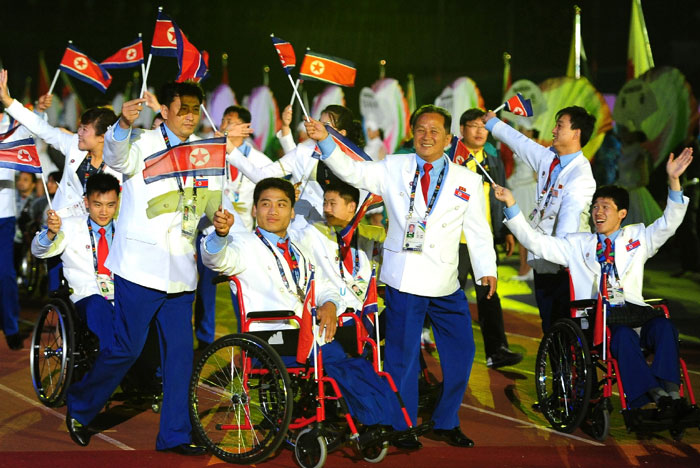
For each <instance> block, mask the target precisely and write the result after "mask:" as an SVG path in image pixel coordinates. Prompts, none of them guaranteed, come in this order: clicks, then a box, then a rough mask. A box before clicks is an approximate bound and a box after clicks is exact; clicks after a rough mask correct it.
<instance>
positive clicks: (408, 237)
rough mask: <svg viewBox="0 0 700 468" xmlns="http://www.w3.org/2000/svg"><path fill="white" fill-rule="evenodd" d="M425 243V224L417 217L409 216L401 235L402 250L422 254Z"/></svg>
mask: <svg viewBox="0 0 700 468" xmlns="http://www.w3.org/2000/svg"><path fill="white" fill-rule="evenodd" d="M424 242H425V222H424V221H423V220H422V219H420V218H419V217H418V216H415V215H414V216H409V217H408V219H407V220H406V231H405V232H404V235H403V250H406V251H411V252H422V251H423V243H424Z"/></svg>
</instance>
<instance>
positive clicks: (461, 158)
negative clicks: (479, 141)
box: [447, 135, 471, 166]
mask: <svg viewBox="0 0 700 468" xmlns="http://www.w3.org/2000/svg"><path fill="white" fill-rule="evenodd" d="M470 156H471V154H470V153H469V149H468V148H467V147H466V146H465V145H464V143H462V140H460V139H459V137H458V136H457V135H455V136H453V137H452V144H451V145H450V151H449V152H448V153H447V157H448V158H449V160H450V161H452V162H453V163H455V164H459V165H460V166H466V165H467V161H468V160H469V157H470Z"/></svg>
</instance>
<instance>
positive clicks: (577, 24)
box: [574, 5, 581, 79]
mask: <svg viewBox="0 0 700 468" xmlns="http://www.w3.org/2000/svg"><path fill="white" fill-rule="evenodd" d="M574 11H575V12H576V17H575V19H574V31H575V32H574V37H575V42H574V64H575V65H574V73H575V75H574V76H575V77H576V79H579V78H581V8H579V6H578V5H574Z"/></svg>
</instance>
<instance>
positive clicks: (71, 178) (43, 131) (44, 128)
mask: <svg viewBox="0 0 700 468" xmlns="http://www.w3.org/2000/svg"><path fill="white" fill-rule="evenodd" d="M6 110H7V113H8V114H10V115H11V116H12V117H14V118H15V119H16V120H17V121H18V122H20V123H21V124H22V125H24V126H25V127H26V128H27V129H28V130H29V131H30V132H32V133H33V134H34V135H36V136H38V137H39V138H41V139H42V140H44V141H45V142H46V143H48V144H49V145H51V146H53V147H54V148H56V149H57V150H58V151H60V152H61V153H63V155H64V156H65V157H66V162H65V164H64V165H63V175H62V176H61V183H59V184H58V190H57V191H56V195H54V197H53V200H52V201H51V204H52V205H53V209H54V210H56V211H57V212H58V213H59V216H60V215H61V210H62V209H64V208H67V207H70V206H73V205H76V204H81V203H83V185H82V184H81V183H80V179H79V178H78V174H77V173H76V169H77V168H78V166H80V164H81V163H82V162H83V160H84V159H85V157H86V156H87V154H88V152H87V151H82V150H80V149H79V148H78V135H77V134H75V133H66V132H64V131H63V130H61V129H59V128H56V127H52V126H51V125H49V124H48V123H47V122H46V121H45V120H44V119H42V118H41V117H39V116H38V115H36V114H35V113H34V112H32V111H30V110H29V109H27V108H26V107H24V106H23V105H22V104H21V103H19V102H18V101H17V100H16V99H15V100H14V101H12V104H11V105H10V107H8V108H7V109H6ZM105 172H106V173H108V174H112V175H113V176H115V177H116V178H117V180H119V182H120V183H121V181H122V176H121V174H120V173H118V172H117V171H115V170H112V169H110V168H109V167H105Z"/></svg>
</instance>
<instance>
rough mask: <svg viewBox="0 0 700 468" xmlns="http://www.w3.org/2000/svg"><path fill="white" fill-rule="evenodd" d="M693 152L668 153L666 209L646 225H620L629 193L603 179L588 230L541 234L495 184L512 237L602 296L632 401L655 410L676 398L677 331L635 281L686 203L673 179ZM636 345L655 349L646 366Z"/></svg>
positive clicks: (581, 288) (591, 294) (588, 293)
mask: <svg viewBox="0 0 700 468" xmlns="http://www.w3.org/2000/svg"><path fill="white" fill-rule="evenodd" d="M692 153H693V151H692V149H690V148H686V149H685V150H684V151H683V152H682V153H681V154H680V155H678V157H677V158H674V155H673V154H671V155H670V157H669V159H668V162H667V163H666V173H667V174H668V187H669V192H668V199H667V203H666V209H665V210H664V214H663V216H662V217H661V218H659V219H657V220H656V221H655V222H654V223H653V224H651V225H650V226H649V227H645V226H644V224H641V223H640V224H630V225H627V226H625V227H623V228H622V227H621V224H622V221H623V220H624V219H625V217H626V216H627V210H628V208H629V194H628V193H627V191H626V190H625V189H623V188H621V187H615V186H605V187H600V188H599V189H598V190H596V192H595V194H594V195H593V208H592V217H593V221H594V225H595V231H596V233H595V234H592V233H570V234H566V235H565V236H563V237H559V236H548V235H545V234H542V233H541V232H538V230H536V229H533V228H532V227H531V226H529V225H528V223H527V221H526V220H525V218H524V217H523V214H524V213H521V212H520V208H518V205H517V204H516V202H515V199H514V198H513V194H512V193H511V192H510V191H509V190H508V189H505V188H503V187H499V186H495V187H494V190H495V192H496V196H497V197H498V198H499V199H500V200H502V201H503V202H505V203H506V205H507V208H506V211H505V214H506V217H507V218H508V219H507V221H506V224H507V225H508V227H509V228H510V230H511V231H512V232H513V234H515V236H516V237H517V238H518V240H519V241H520V242H522V244H523V245H524V246H525V247H526V248H527V249H528V250H530V251H532V252H534V253H535V254H537V255H539V256H541V257H542V258H545V259H547V260H549V261H551V262H553V263H556V264H559V265H562V266H563V267H566V268H568V269H569V272H570V275H571V283H572V285H573V289H574V293H575V296H574V299H576V300H580V299H598V296H599V295H600V296H601V297H602V299H599V300H604V301H605V304H606V307H605V308H603V309H602V310H605V311H606V312H607V325H608V326H609V327H610V333H611V341H610V352H611V353H612V355H613V357H615V358H616V359H617V362H618V365H619V369H620V379H621V381H622V382H623V383H624V388H625V397H626V398H627V403H628V405H629V406H630V407H631V408H639V407H641V406H644V405H645V404H646V403H648V402H650V401H651V400H653V401H654V402H655V403H656V405H657V407H658V408H659V409H660V410H661V411H662V412H664V413H666V412H671V413H673V412H674V411H675V410H676V409H678V407H679V403H680V399H681V396H680V392H679V383H680V371H679V357H678V331H677V330H676V328H675V327H674V326H673V324H672V323H671V321H670V320H669V319H667V318H666V317H664V315H663V313H662V312H660V311H658V310H655V309H652V308H651V307H649V306H648V305H647V304H645V302H644V298H643V297H642V283H643V280H644V264H645V263H646V261H647V260H648V259H649V258H650V257H652V256H653V255H654V254H656V252H657V251H658V250H659V248H661V246H662V245H663V244H664V243H665V242H666V241H667V240H668V239H669V238H670V237H671V236H673V234H674V233H675V232H676V229H678V226H679V225H680V224H681V222H682V221H683V216H684V215H685V212H686V210H687V209H688V198H687V197H684V196H683V192H682V188H681V184H680V179H679V178H680V176H681V175H682V174H683V172H685V170H686V168H687V167H688V165H689V164H690V163H691V161H692V160H693V156H692ZM604 279H605V281H604ZM598 320H600V317H598ZM638 327H641V330H640V332H639V333H638V332H637V331H636V330H635V328H638ZM603 339H605V338H603ZM642 346H644V347H645V348H648V349H651V350H652V351H653V352H654V361H653V363H652V365H651V367H649V366H648V365H647V362H646V358H645V356H644V354H643V353H642Z"/></svg>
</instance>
